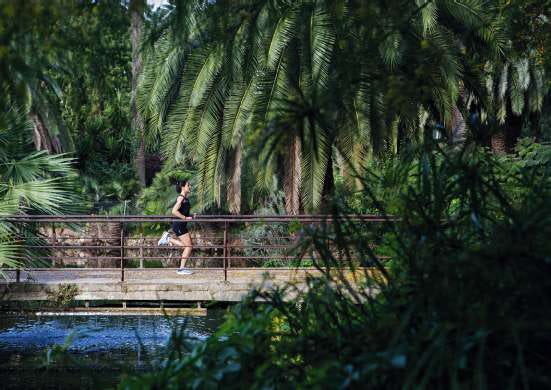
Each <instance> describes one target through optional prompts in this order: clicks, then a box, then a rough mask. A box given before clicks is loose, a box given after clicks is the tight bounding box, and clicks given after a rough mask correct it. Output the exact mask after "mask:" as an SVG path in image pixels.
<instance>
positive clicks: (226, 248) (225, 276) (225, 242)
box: [223, 221, 228, 282]
mask: <svg viewBox="0 0 551 390" xmlns="http://www.w3.org/2000/svg"><path fill="white" fill-rule="evenodd" d="M227 257H228V221H225V222H224V259H223V262H224V282H227V281H228V265H227Z"/></svg>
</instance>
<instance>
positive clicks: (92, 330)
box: [0, 310, 224, 389]
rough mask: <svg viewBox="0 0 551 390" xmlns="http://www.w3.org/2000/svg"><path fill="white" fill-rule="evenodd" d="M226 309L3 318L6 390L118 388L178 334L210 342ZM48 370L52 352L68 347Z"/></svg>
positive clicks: (0, 341) (1, 365)
mask: <svg viewBox="0 0 551 390" xmlns="http://www.w3.org/2000/svg"><path fill="white" fill-rule="evenodd" d="M223 313H224V311H223V310H209V311H208V312H207V315H206V316H181V317H163V316H141V315H140V316H136V315H133V316H116V315H109V316H97V315H84V316H83V315H78V316H40V317H35V316H32V317H31V316H22V315H19V316H5V315H4V316H3V317H2V318H0V375H1V378H2V382H3V383H2V385H1V386H0V387H1V388H9V389H29V388H49V389H74V388H108V387H115V386H116V385H117V383H118V382H119V379H120V376H121V375H124V374H125V373H129V372H136V371H141V370H147V369H148V368H150V367H151V365H152V364H154V362H155V360H156V358H158V357H159V355H160V354H162V352H163V350H164V348H165V347H166V345H167V342H168V341H169V339H170V335H171V333H172V331H173V330H174V329H180V330H182V331H183V333H184V335H185V336H186V337H187V338H188V339H189V341H190V343H198V342H202V341H203V340H205V339H206V338H207V337H208V336H209V335H211V334H212V333H213V332H214V331H215V330H216V328H217V327H218V326H219V325H220V324H221V322H222V317H223ZM68 337H70V339H71V341H70V343H68V344H67V351H66V353H62V354H59V355H56V356H55V357H56V363H55V364H54V365H50V366H48V367H46V366H45V362H46V361H47V351H48V349H51V348H52V347H53V346H54V345H56V344H57V345H63V344H64V343H65V341H66V340H67V339H68Z"/></svg>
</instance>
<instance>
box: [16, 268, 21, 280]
mask: <svg viewBox="0 0 551 390" xmlns="http://www.w3.org/2000/svg"><path fill="white" fill-rule="evenodd" d="M15 281H16V282H17V283H19V282H20V281H21V269H20V268H17V269H16V270H15Z"/></svg>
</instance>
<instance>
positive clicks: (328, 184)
mask: <svg viewBox="0 0 551 390" xmlns="http://www.w3.org/2000/svg"><path fill="white" fill-rule="evenodd" d="M334 189H335V178H334V176H333V155H332V154H329V158H328V159H327V166H326V167H325V175H324V179H323V190H322V193H321V213H322V214H326V213H328V210H329V206H330V199H331V196H332V195H333V192H334Z"/></svg>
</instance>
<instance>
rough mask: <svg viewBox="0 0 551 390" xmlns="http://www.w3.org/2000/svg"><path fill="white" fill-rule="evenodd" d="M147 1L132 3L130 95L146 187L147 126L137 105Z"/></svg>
mask: <svg viewBox="0 0 551 390" xmlns="http://www.w3.org/2000/svg"><path fill="white" fill-rule="evenodd" d="M144 8H145V2H144V1H143V0H133V1H132V2H131V3H130V12H131V15H130V17H131V40H132V91H131V95H130V111H131V115H132V124H131V125H132V133H133V134H134V135H135V137H136V138H135V139H136V140H137V150H136V157H135V160H134V166H135V169H136V173H137V175H138V180H139V181H140V184H141V185H142V187H145V184H146V182H145V126H144V123H143V119H142V116H141V114H140V113H139V112H138V110H137V107H136V93H137V86H138V77H139V76H140V73H141V72H142V56H141V54H140V40H141V36H142V31H143V11H144Z"/></svg>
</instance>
